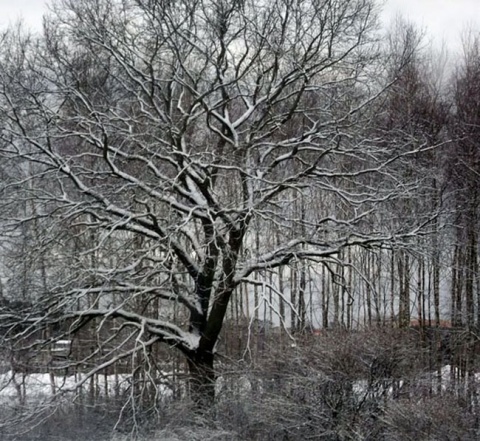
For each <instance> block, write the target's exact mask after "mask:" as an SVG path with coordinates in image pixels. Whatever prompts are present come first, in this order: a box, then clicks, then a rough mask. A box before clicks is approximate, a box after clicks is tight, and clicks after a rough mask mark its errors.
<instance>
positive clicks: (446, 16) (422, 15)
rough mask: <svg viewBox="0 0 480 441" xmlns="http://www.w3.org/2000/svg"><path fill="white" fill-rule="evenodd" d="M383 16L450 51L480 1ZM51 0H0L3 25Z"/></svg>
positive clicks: (401, 0)
mask: <svg viewBox="0 0 480 441" xmlns="http://www.w3.org/2000/svg"><path fill="white" fill-rule="evenodd" d="M384 1H385V2H386V5H385V9H384V13H383V19H384V21H385V22H388V21H389V19H390V18H392V17H393V16H395V14H397V13H400V14H402V15H404V16H405V17H406V18H408V19H409V20H411V21H413V22H414V23H416V24H418V25H419V26H421V27H424V28H426V29H427V30H428V33H429V36H431V37H432V38H433V39H435V41H436V42H438V44H440V42H441V41H442V40H444V41H445V43H446V45H447V46H448V47H449V48H450V49H451V50H458V49H459V47H460V37H459V35H460V33H461V31H462V30H463V29H465V28H466V27H467V26H470V27H471V28H473V29H476V30H478V32H480V0H384ZM47 2H48V0H0V26H1V27H5V26H6V25H7V24H8V23H9V21H15V20H16V19H18V18H19V17H23V19H24V20H25V22H26V23H27V24H29V25H31V26H34V27H40V26H41V17H42V14H43V12H44V11H45V5H46V3H47Z"/></svg>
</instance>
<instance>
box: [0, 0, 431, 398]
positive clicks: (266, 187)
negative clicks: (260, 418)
mask: <svg viewBox="0 0 480 441" xmlns="http://www.w3.org/2000/svg"><path fill="white" fill-rule="evenodd" d="M53 11H54V12H53V13H52V15H51V17H49V18H48V19H47V20H46V22H45V31H44V35H43V36H42V37H40V38H39V39H34V38H29V37H26V36H24V35H22V33H18V32H11V33H8V34H6V35H5V36H4V41H3V43H4V44H3V45H2V49H1V54H0V118H1V121H2V131H1V155H2V162H3V164H6V165H5V167H6V168H8V165H9V164H11V165H15V167H17V168H18V169H19V172H18V173H14V174H11V175H10V176H5V180H4V185H3V188H2V204H3V209H2V214H1V225H2V234H3V235H4V236H5V237H8V238H9V240H11V241H12V243H13V242H14V241H15V240H18V238H19V235H21V234H22V233H21V232H22V228H23V229H25V228H28V229H30V231H35V230H34V227H33V225H34V224H35V223H37V225H38V223H40V224H41V225H42V226H43V229H42V234H41V237H37V238H36V242H35V247H34V248H32V249H30V250H29V253H30V254H31V256H32V258H34V257H35V256H43V257H42V259H43V260H41V261H42V262H44V264H45V270H44V272H43V275H44V278H45V280H44V285H43V288H42V290H41V292H38V293H37V292H35V293H32V296H31V299H30V300H31V302H32V306H31V308H30V310H29V312H28V313H25V312H23V313H21V314H20V313H18V312H15V310H6V309H5V310H4V312H3V313H2V315H1V320H2V322H1V326H2V328H3V336H4V337H3V338H4V340H5V341H15V342H16V343H15V344H16V345H19V346H20V347H25V346H27V347H30V348H31V349H34V348H35V345H40V344H42V343H41V342H43V343H45V341H46V340H45V339H47V340H54V339H60V338H65V337H68V338H72V339H75V338H76V336H78V335H80V334H81V333H82V332H83V330H85V329H86V328H87V327H90V328H89V329H93V331H94V332H93V335H94V336H95V339H96V341H95V344H94V345H93V344H92V347H91V348H90V350H89V351H86V352H83V353H82V355H81V356H80V357H79V358H78V359H76V360H75V361H72V362H71V367H72V368H73V367H75V366H76V367H77V368H78V369H80V367H81V366H82V367H81V369H84V370H85V372H86V374H87V377H84V378H88V377H89V376H90V377H91V376H93V375H94V374H97V373H99V372H102V371H104V370H106V369H110V368H111V367H112V366H114V365H116V364H118V363H121V362H122V361H125V360H128V359H131V358H132V357H137V359H138V360H141V363H140V366H141V369H142V371H143V372H144V374H143V377H142V378H143V379H144V380H145V381H147V380H148V378H152V377H154V376H155V375H156V374H155V373H156V372H158V370H159V368H158V366H157V363H158V361H159V360H157V358H156V356H155V354H156V350H157V349H156V348H157V347H158V345H159V344H161V343H162V344H166V345H168V346H170V347H172V348H174V349H176V350H178V351H180V352H181V353H182V354H183V355H184V356H185V357H186V360H187V362H188V367H189V371H190V374H191V377H192V382H191V388H192V392H193V396H194V397H197V398H201V399H202V400H205V401H204V402H209V401H210V400H211V399H212V398H213V395H214V387H213V383H214V380H215V370H214V358H215V345H216V343H217V341H218V338H219V334H220V331H221V328H222V324H223V322H224V319H225V316H226V313H227V307H228V305H229V302H230V300H231V298H232V296H234V295H236V290H237V288H239V286H240V285H242V286H244V289H246V290H248V289H250V286H258V284H259V283H260V284H261V286H263V287H265V286H266V285H267V284H268V282H265V281H259V279H258V278H256V277H255V273H256V272H259V271H260V272H261V271H264V270H272V269H275V268H279V267H281V266H285V265H288V264H290V263H293V262H294V261H298V262H302V261H305V260H310V261H311V262H314V263H315V262H316V263H319V264H321V263H322V262H324V261H325V260H326V259H327V260H330V261H331V262H334V263H336V264H338V263H339V261H338V256H339V253H340V252H341V250H342V249H344V248H346V247H356V246H372V245H375V244H380V243H382V242H383V241H386V240H389V239H392V238H394V237H396V238H397V240H398V238H399V237H400V236H402V237H405V236H411V235H414V234H415V233H416V231H418V228H419V226H418V225H416V224H415V223H410V222H405V223H404V224H402V225H400V226H395V229H392V228H390V229H387V228H385V227H384V226H382V225H381V224H382V222H381V220H379V219H378V213H380V212H381V211H380V207H381V205H382V204H383V203H384V202H386V201H389V200H392V199H395V198H399V197H403V196H402V195H403V194H404V192H405V191H408V189H409V188H412V187H410V186H409V185H408V184H405V185H403V184H402V185H400V184H399V182H403V180H404V178H405V176H404V175H403V174H402V172H401V171H400V172H398V171H397V170H396V169H395V167H394V164H395V161H396V160H398V159H399V158H402V157H405V156H408V155H412V154H413V153H414V152H415V151H420V150H422V149H423V148H424V146H423V145H420V146H418V145H414V146H412V148H411V149H405V150H403V151H398V150H396V149H392V148H390V146H389V145H388V143H387V144H386V143H384V142H381V139H379V138H378V137H377V136H376V135H372V133H374V132H373V131H372V130H368V127H370V126H371V125H372V123H373V121H374V120H375V118H376V115H375V114H374V112H373V111H372V104H373V103H374V102H375V99H376V98H377V97H378V96H379V95H380V94H381V93H382V92H383V90H384V88H385V87H386V84H383V83H382V79H381V70H380V69H379V63H378V61H379V60H378V53H377V46H376V44H375V39H374V38H373V37H374V33H373V32H374V31H375V10H374V4H373V2H372V1H370V0H341V1H337V0H319V1H316V0H307V1H298V0H283V1H281V0H279V1H271V2H255V1H251V0H244V1H240V0H238V1H233V2H232V1H226V0H225V1H224V0H217V1H213V0H212V1H210V0H205V1H192V0H183V1H150V0H148V1H147V0H123V1H120V0H96V1H93V0H75V1H74V0H62V1H57V2H56V3H54V8H53ZM379 108H380V107H375V109H379ZM372 176H374V178H373V179H372ZM379 181H381V185H380V186H379V185H372V183H375V182H377V183H378V182H379ZM307 189H308V191H307ZM300 200H301V203H302V207H304V208H302V212H301V216H299V215H298V213H297V214H296V213H295V211H294V210H293V209H292V207H294V206H295V204H296V203H297V201H300ZM29 204H30V206H33V207H34V209H29V210H26V209H25V206H27V205H29ZM297 205H298V204H297ZM315 207H322V208H323V210H325V211H321V212H320V211H318V210H316V209H315ZM338 207H340V209H337V208H338ZM421 221H422V222H425V219H422V220H421ZM253 226H255V228H256V229H258V230H257V235H258V233H259V234H260V236H259V239H260V240H259V241H258V243H256V240H255V231H254V230H253ZM273 228H274V230H275V236H274V233H273ZM38 231H40V230H38ZM39 234H40V233H39ZM270 235H271V237H269V236H270ZM267 238H268V239H269V240H263V239H267ZM34 260H35V259H34ZM35 262H40V260H38V259H37V260H35ZM39 268H40V267H39ZM40 269H41V268H40ZM40 269H39V270H40ZM12 277H18V275H15V274H13V273H12ZM269 289H271V291H270V292H274V295H275V296H277V297H278V296H280V297H282V296H284V293H283V292H281V291H279V290H278V289H275V286H270V287H269ZM11 295H12V296H15V295H16V293H15V292H12V293H11ZM283 301H288V299H287V298H286V297H282V302H283ZM47 330H49V331H48V332H46V331H47ZM32 341H33V342H32ZM39 342H40V343H39ZM85 366H86V367H87V368H85ZM85 381H86V380H85V379H83V380H81V382H80V383H79V384H78V385H77V386H78V387H80V386H81V385H82V384H83V382H85Z"/></svg>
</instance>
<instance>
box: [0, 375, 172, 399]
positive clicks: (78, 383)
mask: <svg viewBox="0 0 480 441" xmlns="http://www.w3.org/2000/svg"><path fill="white" fill-rule="evenodd" d="M91 381H92V380H91V379H90V378H86V376H85V375H82V374H76V375H67V376H54V375H51V374H48V373H43V374H41V373H35V374H28V375H26V374H21V373H18V372H17V373H15V372H13V371H11V370H10V371H7V372H5V373H3V374H0V402H9V401H11V400H12V399H18V400H19V401H21V400H22V399H23V398H26V399H29V398H31V399H42V398H47V397H51V396H52V395H54V394H60V393H65V392H66V393H73V392H76V391H79V390H81V389H82V390H84V391H89V390H91V387H92V383H91ZM93 381H94V384H93V387H94V391H95V394H96V395H98V396H115V395H117V394H119V393H122V392H124V391H126V390H127V389H128V388H129V387H130V385H131V383H132V376H131V375H130V374H119V375H95V377H94V379H93ZM157 387H158V388H160V390H161V393H162V395H164V396H170V395H171V390H170V388H169V387H168V386H167V385H165V384H159V385H157Z"/></svg>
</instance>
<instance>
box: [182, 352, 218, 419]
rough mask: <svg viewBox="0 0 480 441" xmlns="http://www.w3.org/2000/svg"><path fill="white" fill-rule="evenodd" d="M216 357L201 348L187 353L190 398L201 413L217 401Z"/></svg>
mask: <svg viewBox="0 0 480 441" xmlns="http://www.w3.org/2000/svg"><path fill="white" fill-rule="evenodd" d="M214 358H215V356H214V354H213V353H212V352H210V351H205V350H201V349H197V350H196V351H194V352H191V353H190V354H188V355H187V363H188V370H189V374H190V377H189V390H190V398H191V399H192V400H193V401H194V402H195V403H196V404H197V408H198V409H199V411H200V412H201V413H205V412H206V411H208V410H209V409H210V407H211V405H212V404H213V403H214V401H215V379H216V376H215V369H214V366H213V362H214Z"/></svg>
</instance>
